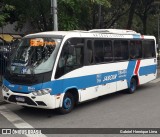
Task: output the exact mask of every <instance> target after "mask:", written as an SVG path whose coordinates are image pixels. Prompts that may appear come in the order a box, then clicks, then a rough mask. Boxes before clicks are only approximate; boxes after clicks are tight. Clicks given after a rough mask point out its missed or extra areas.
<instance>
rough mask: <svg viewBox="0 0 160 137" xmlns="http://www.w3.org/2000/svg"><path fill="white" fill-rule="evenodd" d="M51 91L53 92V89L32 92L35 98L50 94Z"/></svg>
mask: <svg viewBox="0 0 160 137" xmlns="http://www.w3.org/2000/svg"><path fill="white" fill-rule="evenodd" d="M51 91H52V89H50V88H47V89H42V90H38V91H34V92H32V94H33V95H34V96H42V95H46V94H49V93H50V92H51Z"/></svg>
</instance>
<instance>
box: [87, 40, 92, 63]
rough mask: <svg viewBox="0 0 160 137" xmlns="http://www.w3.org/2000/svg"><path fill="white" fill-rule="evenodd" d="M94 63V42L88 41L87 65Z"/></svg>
mask: <svg viewBox="0 0 160 137" xmlns="http://www.w3.org/2000/svg"><path fill="white" fill-rule="evenodd" d="M92 63H93V48H92V41H91V40H88V41H87V64H92Z"/></svg>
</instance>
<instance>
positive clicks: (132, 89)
mask: <svg viewBox="0 0 160 137" xmlns="http://www.w3.org/2000/svg"><path fill="white" fill-rule="evenodd" d="M136 89H137V81H136V79H135V78H131V81H130V86H129V88H128V93H130V94H132V93H134V92H135V91H136Z"/></svg>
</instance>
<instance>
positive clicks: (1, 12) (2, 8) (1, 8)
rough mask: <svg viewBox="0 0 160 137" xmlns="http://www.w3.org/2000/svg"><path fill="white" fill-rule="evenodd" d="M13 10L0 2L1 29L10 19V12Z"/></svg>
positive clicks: (10, 6)
mask: <svg viewBox="0 0 160 137" xmlns="http://www.w3.org/2000/svg"><path fill="white" fill-rule="evenodd" d="M14 9H15V8H14V6H12V5H8V4H6V3H4V2H3V1H2V2H0V27H3V26H4V25H5V24H6V23H7V19H8V18H9V17H10V14H9V13H10V12H11V11H13V10H14Z"/></svg>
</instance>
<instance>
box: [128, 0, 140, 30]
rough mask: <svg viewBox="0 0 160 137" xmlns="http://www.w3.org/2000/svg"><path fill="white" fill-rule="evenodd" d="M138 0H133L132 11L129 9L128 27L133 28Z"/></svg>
mask: <svg viewBox="0 0 160 137" xmlns="http://www.w3.org/2000/svg"><path fill="white" fill-rule="evenodd" d="M137 2H138V0H132V3H131V7H130V11H129V17H128V23H127V29H131V27H132V20H133V16H134V13H135V8H136V5H137Z"/></svg>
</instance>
